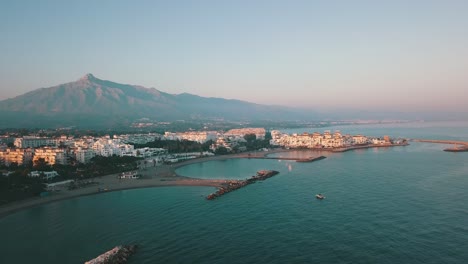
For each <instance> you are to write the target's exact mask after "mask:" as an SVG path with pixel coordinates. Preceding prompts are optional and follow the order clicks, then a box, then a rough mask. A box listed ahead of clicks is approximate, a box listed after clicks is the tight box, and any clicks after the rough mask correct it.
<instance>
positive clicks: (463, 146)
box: [413, 139, 468, 152]
mask: <svg viewBox="0 0 468 264" xmlns="http://www.w3.org/2000/svg"><path fill="white" fill-rule="evenodd" d="M413 141H415V142H425V143H438V144H450V145H459V146H455V147H453V148H446V149H444V151H447V152H468V142H466V141H457V140H434V139H413Z"/></svg>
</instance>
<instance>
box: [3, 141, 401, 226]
mask: <svg viewBox="0 0 468 264" xmlns="http://www.w3.org/2000/svg"><path fill="white" fill-rule="evenodd" d="M391 146H401V145H390V146H388V145H387V146H386V147H391ZM372 147H382V146H366V147H365V148H372ZM354 149H360V148H346V150H344V151H349V150H354ZM297 150H309V151H327V152H330V153H334V152H344V151H343V150H338V151H337V150H334V149H282V148H281V149H272V150H269V151H251V152H243V153H237V154H228V155H221V156H210V157H202V158H196V159H191V160H185V161H182V162H179V163H176V164H170V165H162V166H157V167H150V166H147V167H145V168H143V169H142V170H141V171H140V172H141V174H142V176H143V177H142V178H141V179H118V178H117V176H118V174H110V175H106V176H100V177H95V178H89V179H86V180H91V181H94V182H97V184H93V185H90V186H86V187H83V188H79V189H75V190H68V189H67V188H66V187H65V186H62V187H59V188H57V189H59V191H55V192H52V194H51V195H49V196H46V197H31V198H28V199H25V200H20V201H16V202H12V203H9V204H6V205H3V206H0V218H3V217H6V216H8V215H10V214H13V213H16V212H18V211H21V210H23V209H28V208H32V207H36V206H40V205H44V204H49V203H53V202H58V201H63V200H68V199H73V198H79V197H83V196H89V195H96V194H100V193H107V192H114V191H123V190H130V189H142V188H155V187H175V186H204V187H214V188H220V187H222V186H223V184H225V183H227V182H228V181H232V180H224V179H199V178H191V177H186V176H183V175H179V174H177V173H176V170H177V169H178V168H180V167H183V166H187V165H190V164H194V163H200V162H206V161H213V160H228V159H243V158H249V159H255V158H258V159H264V158H265V157H268V155H270V154H274V153H280V152H291V151H297ZM271 159H281V158H280V157H278V158H274V157H273V158H271ZM297 160H300V158H298V159H297ZM99 189H100V190H99Z"/></svg>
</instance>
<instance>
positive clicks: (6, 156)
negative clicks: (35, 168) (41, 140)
mask: <svg viewBox="0 0 468 264" xmlns="http://www.w3.org/2000/svg"><path fill="white" fill-rule="evenodd" d="M33 155H34V150H33V149H31V148H27V149H19V148H7V149H4V150H0V161H1V162H2V163H3V164H5V165H7V166H10V165H11V164H12V163H16V164H18V165H22V164H27V163H29V162H31V161H32V158H33Z"/></svg>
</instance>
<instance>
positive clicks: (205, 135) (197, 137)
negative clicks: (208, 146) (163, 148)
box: [164, 131, 218, 143]
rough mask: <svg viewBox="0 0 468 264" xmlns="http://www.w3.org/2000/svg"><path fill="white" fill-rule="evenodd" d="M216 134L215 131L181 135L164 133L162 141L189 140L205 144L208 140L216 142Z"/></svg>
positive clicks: (191, 132)
mask: <svg viewBox="0 0 468 264" xmlns="http://www.w3.org/2000/svg"><path fill="white" fill-rule="evenodd" d="M216 138H218V133H217V132H216V131H190V132H182V133H173V132H165V133H164V139H167V140H189V141H196V142H198V143H205V142H207V141H209V140H216Z"/></svg>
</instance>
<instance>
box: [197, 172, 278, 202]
mask: <svg viewBox="0 0 468 264" xmlns="http://www.w3.org/2000/svg"><path fill="white" fill-rule="evenodd" d="M278 173H279V171H274V170H261V171H258V172H257V175H254V176H252V177H250V178H248V179H247V180H241V181H229V182H228V183H226V185H225V186H222V187H220V188H218V190H217V191H216V192H215V193H212V194H209V195H208V196H207V197H206V199H207V200H214V199H216V198H217V197H220V196H222V195H224V194H226V193H230V192H232V191H235V190H238V189H240V188H242V187H245V186H247V185H249V184H252V183H255V182H256V181H263V180H266V179H268V178H270V177H273V176H274V175H276V174H278Z"/></svg>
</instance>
